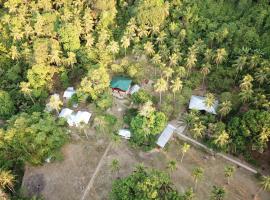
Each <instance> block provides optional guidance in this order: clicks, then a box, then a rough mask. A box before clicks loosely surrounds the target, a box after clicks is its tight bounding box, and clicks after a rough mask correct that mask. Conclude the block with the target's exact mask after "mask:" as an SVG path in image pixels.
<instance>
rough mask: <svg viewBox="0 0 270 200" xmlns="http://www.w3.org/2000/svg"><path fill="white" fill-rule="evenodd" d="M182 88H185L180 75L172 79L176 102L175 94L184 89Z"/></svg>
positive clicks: (171, 87)
mask: <svg viewBox="0 0 270 200" xmlns="http://www.w3.org/2000/svg"><path fill="white" fill-rule="evenodd" d="M182 88H183V82H182V81H181V80H180V78H179V77H177V78H176V79H175V80H172V81H171V86H170V89H171V90H172V92H173V99H174V102H175V94H176V92H178V91H180V90H182Z"/></svg>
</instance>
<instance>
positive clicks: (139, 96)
mask: <svg viewBox="0 0 270 200" xmlns="http://www.w3.org/2000/svg"><path fill="white" fill-rule="evenodd" d="M131 99H132V102H134V103H136V104H144V103H146V102H147V101H152V100H153V97H152V96H151V94H149V93H148V92H147V91H145V90H143V89H141V90H139V91H138V92H136V93H134V94H133V95H132V96H131Z"/></svg>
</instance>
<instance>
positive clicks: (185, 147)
mask: <svg viewBox="0 0 270 200" xmlns="http://www.w3.org/2000/svg"><path fill="white" fill-rule="evenodd" d="M189 149H190V145H189V144H187V143H184V144H183V146H182V148H181V152H182V157H181V163H182V161H183V158H184V155H185V154H186V153H187V152H188V150H189Z"/></svg>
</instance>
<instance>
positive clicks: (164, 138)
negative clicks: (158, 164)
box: [157, 124, 176, 148]
mask: <svg viewBox="0 0 270 200" xmlns="http://www.w3.org/2000/svg"><path fill="white" fill-rule="evenodd" d="M175 129H176V128H175V127H174V126H173V125H171V124H168V125H167V126H166V128H165V129H164V130H163V132H162V133H161V135H160V136H159V138H158V141H157V145H158V146H160V147H162V148H163V147H164V146H165V145H166V144H167V142H168V141H169V140H170V138H171V137H172V134H173V132H174V130H175Z"/></svg>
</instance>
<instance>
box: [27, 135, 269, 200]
mask: <svg viewBox="0 0 270 200" xmlns="http://www.w3.org/2000/svg"><path fill="white" fill-rule="evenodd" d="M108 143H109V142H108V140H107V139H104V137H94V136H91V138H89V140H88V141H80V142H76V143H71V144H68V145H66V146H65V147H64V148H63V153H64V160H63V161H62V162H55V163H50V164H45V165H44V166H40V167H31V166H28V167H27V168H26V171H25V176H24V180H23V187H24V188H25V190H27V191H28V194H30V195H34V194H40V195H42V196H43V197H44V198H45V200H81V198H82V196H83V194H84V192H85V190H86V187H87V184H88V183H89V181H90V179H91V177H92V175H93V173H94V171H95V170H96V167H97V166H98V163H99V161H100V159H101V157H102V155H103V153H104V151H105V149H106V147H107V145H108ZM180 147H181V141H178V140H174V141H171V142H170V144H169V146H168V148H166V150H165V151H152V152H142V151H140V150H137V149H133V148H131V147H130V146H129V145H128V143H127V142H125V141H123V142H121V143H120V144H117V145H116V144H114V145H113V146H112V147H111V148H110V150H109V152H108V154H107V155H106V157H105V159H104V160H103V164H102V165H101V167H100V170H99V171H98V173H97V176H96V177H95V181H94V184H93V186H92V187H91V189H90V190H89V191H88V192H87V194H86V198H85V199H89V200H106V199H108V196H109V192H110V190H111V184H112V181H113V180H114V179H116V178H118V177H124V176H127V175H128V174H130V173H131V172H132V171H133V169H134V167H135V166H136V165H137V164H139V163H143V164H144V165H145V166H149V167H154V168H157V169H161V170H165V171H166V170H167V169H166V166H167V163H168V162H169V160H172V159H176V160H177V170H176V171H174V172H172V173H171V176H172V180H173V182H174V183H175V186H176V188H177V189H178V191H179V192H184V191H185V190H186V189H187V188H188V187H193V186H194V182H193V180H192V177H191V171H192V169H193V168H194V167H196V166H201V167H203V168H204V169H205V176H204V179H203V180H202V181H201V182H199V183H198V188H197V191H196V195H197V199H198V200H206V199H209V195H210V191H211V189H212V186H213V185H219V186H224V187H225V188H226V191H227V193H226V195H227V196H226V199H227V200H252V199H253V198H252V195H253V194H254V193H255V192H256V191H257V190H258V181H257V180H256V178H255V177H254V175H253V174H250V173H249V172H247V171H245V170H244V169H241V168H237V170H236V173H235V176H234V177H233V178H232V180H231V183H230V185H227V184H226V180H225V178H224V174H223V170H224V166H225V165H227V164H230V163H227V162H225V161H224V160H223V159H221V158H215V157H213V156H210V155H208V154H206V153H204V152H203V151H201V150H198V149H195V148H191V150H190V151H189V152H188V153H187V154H186V155H185V157H184V160H183V163H180V161H179V160H180V156H181V154H180ZM113 159H118V160H119V163H120V170H119V172H114V173H113V172H111V168H110V165H111V162H112V160H113ZM259 196H260V199H261V200H269V199H270V194H269V193H261V194H260V195H259Z"/></svg>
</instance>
